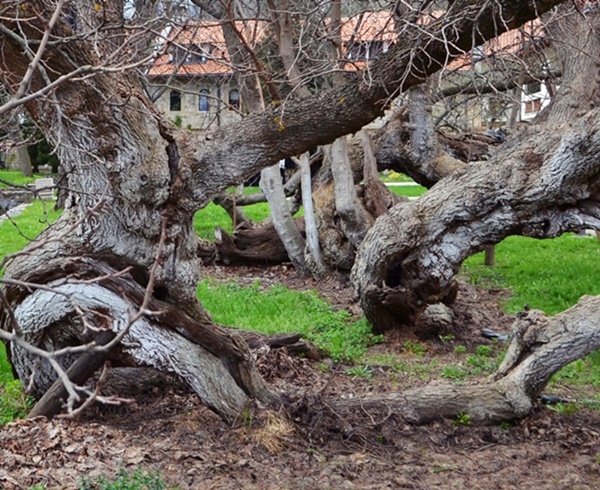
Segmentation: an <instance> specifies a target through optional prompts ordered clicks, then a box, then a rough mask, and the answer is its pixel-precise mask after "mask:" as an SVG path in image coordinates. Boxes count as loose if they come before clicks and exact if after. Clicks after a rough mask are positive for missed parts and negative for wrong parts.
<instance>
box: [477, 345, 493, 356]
mask: <svg viewBox="0 0 600 490" xmlns="http://www.w3.org/2000/svg"><path fill="white" fill-rule="evenodd" d="M493 350H494V349H493V347H492V346H491V345H478V346H477V348H476V349H475V354H477V355H478V356H481V357H490V356H491V355H492V351H493Z"/></svg>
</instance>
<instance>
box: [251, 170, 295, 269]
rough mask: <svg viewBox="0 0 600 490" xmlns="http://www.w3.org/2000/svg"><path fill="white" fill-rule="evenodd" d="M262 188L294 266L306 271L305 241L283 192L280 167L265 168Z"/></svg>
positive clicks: (276, 227)
mask: <svg viewBox="0 0 600 490" xmlns="http://www.w3.org/2000/svg"><path fill="white" fill-rule="evenodd" d="M260 188H261V190H262V191H263V193H264V195H265V197H266V198H267V201H268V203H269V209H270V210H271V218H272V220H273V225H275V229H276V230H277V234H278V235H279V238H280V239H281V241H282V242H283V246H284V247H285V249H286V251H287V253H288V256H289V258H290V260H291V261H292V264H294V265H295V266H296V267H298V268H299V269H304V268H305V266H306V262H305V260H304V247H305V245H306V244H305V241H304V238H303V237H302V235H301V233H300V230H298V227H297V226H296V223H294V220H293V219H292V213H291V212H290V207H289V205H288V202H287V199H286V197H285V192H284V191H283V183H282V182H281V174H280V173H279V166H278V165H273V166H272V167H269V168H265V169H264V170H263V171H262V172H261V174H260Z"/></svg>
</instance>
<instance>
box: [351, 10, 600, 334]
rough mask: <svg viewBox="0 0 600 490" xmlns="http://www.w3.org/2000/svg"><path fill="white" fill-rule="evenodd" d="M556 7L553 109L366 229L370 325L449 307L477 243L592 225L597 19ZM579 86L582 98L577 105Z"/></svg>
mask: <svg viewBox="0 0 600 490" xmlns="http://www.w3.org/2000/svg"><path fill="white" fill-rule="evenodd" d="M562 14H563V15H562V16H561V17H560V20H559V21H558V22H559V25H560V26H562V28H563V31H562V32H563V34H562V35H563V40H564V43H565V44H564V45H563V46H562V48H561V49H562V50H563V53H562V56H561V58H562V59H563V64H564V65H565V67H564V69H563V74H564V80H563V82H562V83H563V85H564V86H565V88H566V89H565V91H564V92H563V91H561V92H560V93H559V95H558V97H557V99H556V101H555V102H554V104H553V105H554V108H553V110H555V111H556V112H554V113H553V112H550V113H549V114H548V117H547V120H546V122H545V123H544V124H543V125H542V126H540V127H539V128H535V129H534V130H532V131H530V132H528V133H524V134H523V135H522V137H521V138H520V139H519V140H518V141H515V142H513V143H512V144H510V145H505V147H504V148H503V151H502V152H498V153H496V154H495V155H494V156H493V158H492V159H490V160H489V161H488V162H486V163H481V164H475V165H471V166H469V167H467V168H464V169H462V170H459V171H457V172H455V173H453V174H451V175H450V176H449V177H447V178H445V179H444V180H442V181H441V182H439V183H438V184H437V185H436V186H435V187H434V188H432V189H431V190H430V191H429V192H428V193H427V194H426V195H425V196H423V197H422V198H421V199H419V200H418V201H416V202H413V203H409V204H400V205H398V206H396V207H394V208H393V209H392V210H390V212H389V213H388V214H387V215H385V216H383V217H381V218H380V219H379V220H378V221H377V222H376V224H375V226H374V227H373V228H371V230H370V231H369V233H368V235H367V237H366V238H365V241H364V242H363V244H362V246H361V248H360V250H359V253H358V256H357V260H356V263H355V266H354V269H353V271H352V280H353V283H354V285H355V288H356V291H357V293H358V295H359V297H360V304H361V306H362V307H363V309H364V311H365V314H366V315H367V318H368V319H369V321H370V322H371V323H372V325H373V327H374V329H375V330H376V331H378V332H381V331H384V330H387V329H392V328H415V327H416V328H418V324H419V320H420V318H421V316H423V315H426V311H427V309H428V308H429V307H430V306H431V305H435V304H439V303H442V304H451V303H452V301H453V300H454V297H455V291H456V288H455V275H456V274H457V272H458V270H459V268H460V266H461V264H462V262H463V261H464V260H465V259H466V258H467V257H468V256H470V255H472V254H473V253H475V252H478V251H481V250H482V249H483V248H484V247H485V246H486V245H493V244H496V243H498V242H500V241H501V240H502V239H503V238H505V237H507V236H509V235H517V234H520V235H524V236H531V237H537V238H548V237H555V236H558V235H560V234H561V233H563V232H565V231H575V230H581V229H585V228H592V229H597V228H598V227H599V226H600V221H599V220H600V206H599V203H600V199H599V196H600V185H599V181H598V175H599V172H600V170H599V168H598V165H597V156H598V154H599V153H598V152H599V151H600V112H599V111H598V109H591V110H589V109H588V108H589V107H595V104H596V103H597V100H598V94H597V90H596V89H595V87H597V82H598V80H597V73H598V65H597V61H596V59H595V57H594V56H593V55H592V53H596V52H598V49H600V37H599V36H598V31H597V27H596V26H597V25H598V18H599V17H600V16H599V14H598V12H597V10H595V9H593V10H592V11H591V12H590V13H589V15H588V16H587V17H581V15H580V14H579V13H578V12H576V11H575V10H567V9H565V10H564V11H562ZM555 28H556V27H555ZM584 33H585V34H584ZM567 47H568V48H567ZM570 65H573V66H574V67H576V68H575V69H570V68H569V66H570ZM582 78H585V80H586V81H585V82H584V81H582V80H581V79H582ZM582 93H584V94H585V96H586V99H585V100H587V101H589V103H588V104H587V105H586V106H583V107H582V106H581V105H580V104H579V96H580V95H581V94H582ZM582 114H583V115H582Z"/></svg>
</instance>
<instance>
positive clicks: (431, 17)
mask: <svg viewBox="0 0 600 490" xmlns="http://www.w3.org/2000/svg"><path fill="white" fill-rule="evenodd" d="M442 15H443V12H431V13H429V14H427V15H426V16H423V17H422V19H421V22H422V23H423V24H428V23H430V22H435V21H437V20H438V19H439V18H440V17H441V16H442ZM236 27H237V29H238V30H239V31H240V32H241V33H243V35H244V38H245V40H246V42H248V44H249V45H250V46H252V47H256V46H257V44H258V43H259V42H261V41H263V40H265V38H266V36H267V29H268V24H267V23H266V22H258V21H246V22H244V23H242V22H238V23H236ZM401 30H402V26H401V25H400V26H396V24H395V22H394V18H393V16H392V15H391V14H390V12H387V11H380V12H371V11H367V12H362V13H359V14H357V15H355V16H353V17H350V18H346V19H344V20H343V21H342V26H341V38H342V45H343V50H344V60H343V61H344V65H343V66H344V69H345V70H347V71H358V70H364V69H368V63H369V62H370V61H372V60H373V59H375V58H377V57H378V56H380V55H381V54H382V53H385V52H386V51H387V50H388V49H390V48H391V46H392V45H393V44H394V43H395V42H396V39H397V38H398V35H399V34H398V31H400V32H401ZM542 34H543V32H542V25H541V22H540V21H539V20H538V21H533V22H531V23H529V24H527V25H525V26H524V27H522V28H520V29H515V30H512V31H508V32H506V33H504V34H502V35H500V36H498V37H497V38H495V39H493V40H490V41H488V42H486V43H485V44H483V45H482V46H480V47H477V48H475V49H474V50H473V51H472V52H468V53H464V54H463V55H461V56H459V57H458V58H456V59H454V60H453V61H452V62H450V63H448V66H446V68H445V70H444V77H452V76H453V74H456V73H458V74H460V75H461V76H462V77H463V78H464V76H465V75H467V76H469V74H471V73H472V74H474V75H476V76H477V77H478V78H479V79H481V78H482V77H483V76H484V75H485V73H486V71H487V72H490V73H491V72H492V71H493V70H495V66H497V65H496V63H497V62H498V61H502V60H504V61H507V60H508V61H509V60H511V59H512V60H513V61H514V60H517V59H518V60H521V61H522V59H523V58H524V57H526V56H527V55H528V53H527V51H528V50H529V49H531V47H532V46H533V47H535V46H538V47H539V45H540V43H541V41H540V40H541V39H542ZM400 35H401V34H400ZM162 39H163V41H162V43H160V46H159V47H158V52H160V53H161V54H160V55H159V56H157V58H156V59H155V60H154V62H153V63H152V65H151V66H150V67H149V69H148V72H147V74H148V78H149V79H150V81H151V85H152V93H151V95H154V98H155V99H156V105H157V107H158V108H159V109H160V110H162V111H163V112H165V113H166V114H167V115H168V116H169V117H170V118H171V119H173V120H175V121H176V122H178V123H180V124H181V125H182V126H184V127H190V128H193V129H211V128H216V127H220V126H222V125H226V124H230V123H231V122H234V121H237V120H239V119H240V117H241V114H240V108H241V100H240V91H239V87H238V86H237V83H236V78H235V67H234V66H233V65H232V63H231V59H230V56H229V53H228V50H227V46H226V42H225V38H224V35H223V30H222V28H221V24H220V23H219V22H218V21H208V20H202V21H194V22H190V23H188V24H186V25H185V26H177V27H172V28H171V29H169V30H168V31H167V32H166V33H165V34H164V35H163V36H162ZM457 97H460V94H457ZM521 97H522V101H521V110H520V112H519V114H520V118H521V119H522V120H527V119H530V118H531V117H533V116H534V115H535V114H537V112H538V111H539V110H540V109H542V108H543V107H545V105H547V104H548V103H549V100H550V99H549V95H548V91H547V90H546V86H545V84H543V83H539V82H535V83H531V84H527V85H526V86H525V87H524V90H523V91H522V95H521ZM471 99H472V97H471ZM465 100H467V99H465ZM490 100H491V97H490V96H488V100H487V101H486V100H483V101H482V100H479V101H473V100H471V101H470V102H468V103H465V104H464V106H463V107H462V108H461V110H463V111H465V114H466V116H465V117H466V118H467V119H468V125H469V126H470V127H482V126H487V124H488V123H489V121H490V119H492V118H495V119H496V120H500V121H502V119H503V118H504V116H501V117H498V114H495V113H494V111H495V112H496V113H497V112H498V111H497V110H494V111H492V110H490V108H491V107H492V106H493V103H492V102H490ZM444 110H445V106H444V103H443V104H442V106H441V109H440V108H438V111H437V112H440V111H441V112H443V111H444ZM504 112H506V108H505V109H504ZM504 119H505V118H504Z"/></svg>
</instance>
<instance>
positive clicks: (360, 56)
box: [346, 41, 386, 61]
mask: <svg viewBox="0 0 600 490" xmlns="http://www.w3.org/2000/svg"><path fill="white" fill-rule="evenodd" d="M346 46H347V50H348V51H347V53H348V54H347V56H348V59H349V60H355V61H369V60H374V59H376V58H378V57H379V56H380V55H381V53H385V52H386V47H385V44H384V42H383V41H371V42H353V43H350V44H347V45H346Z"/></svg>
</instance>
